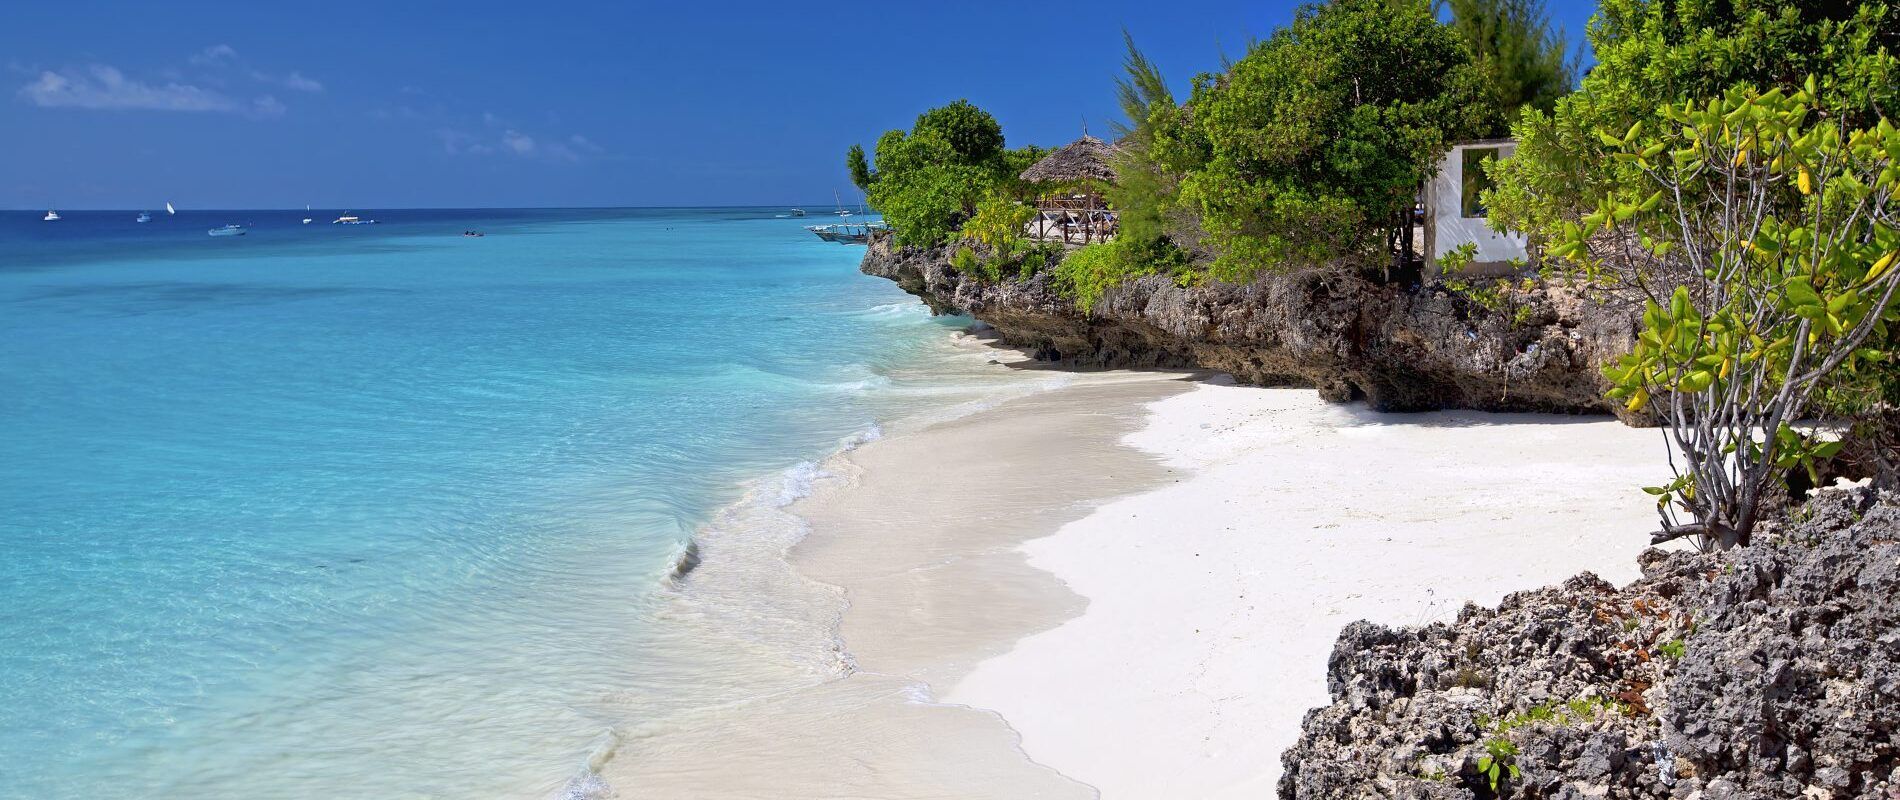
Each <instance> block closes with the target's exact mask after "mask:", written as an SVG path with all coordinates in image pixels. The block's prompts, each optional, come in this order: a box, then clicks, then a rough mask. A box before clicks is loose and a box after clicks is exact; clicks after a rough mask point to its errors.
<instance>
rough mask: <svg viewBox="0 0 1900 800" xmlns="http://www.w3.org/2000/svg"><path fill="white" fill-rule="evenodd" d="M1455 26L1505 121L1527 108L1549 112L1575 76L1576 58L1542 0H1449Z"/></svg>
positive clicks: (1446, 0) (1500, 128)
mask: <svg viewBox="0 0 1900 800" xmlns="http://www.w3.org/2000/svg"><path fill="white" fill-rule="evenodd" d="M1445 7H1446V8H1447V9H1449V10H1450V12H1451V27H1452V29H1453V30H1455V31H1457V32H1458V35H1459V36H1460V37H1462V38H1463V39H1464V40H1465V46H1466V47H1467V48H1470V50H1471V55H1472V58H1473V59H1475V60H1476V62H1477V68H1478V72H1479V73H1480V75H1482V77H1483V81H1484V84H1485V87H1486V88H1487V89H1488V90H1490V93H1491V96H1492V101H1493V102H1495V103H1496V104H1497V107H1498V110H1499V114H1498V119H1499V121H1500V122H1502V123H1503V125H1500V127H1499V128H1498V129H1497V130H1493V131H1488V132H1486V133H1487V135H1498V134H1503V133H1504V132H1505V130H1504V128H1505V127H1506V126H1508V125H1509V123H1511V122H1513V121H1516V119H1517V118H1518V116H1519V114H1520V113H1522V111H1523V109H1525V108H1527V107H1528V108H1535V109H1537V110H1539V111H1544V112H1549V111H1550V110H1551V109H1552V108H1554V107H1555V106H1556V105H1557V98H1559V97H1562V96H1564V95H1565V94H1567V93H1569V92H1570V89H1571V88H1572V86H1574V85H1575V84H1576V82H1577V61H1576V58H1575V57H1573V56H1571V55H1569V45H1568V44H1567V43H1565V41H1564V34H1563V31H1561V30H1552V29H1551V27H1550V15H1549V13H1548V12H1546V11H1545V9H1544V3H1543V0H1445Z"/></svg>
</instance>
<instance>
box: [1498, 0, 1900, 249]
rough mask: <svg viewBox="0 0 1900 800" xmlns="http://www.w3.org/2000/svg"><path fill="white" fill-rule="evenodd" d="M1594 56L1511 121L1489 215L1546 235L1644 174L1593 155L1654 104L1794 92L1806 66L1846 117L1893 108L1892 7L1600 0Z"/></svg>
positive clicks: (1897, 86) (1897, 79)
mask: <svg viewBox="0 0 1900 800" xmlns="http://www.w3.org/2000/svg"><path fill="white" fill-rule="evenodd" d="M1589 39H1590V45H1591V47H1592V49H1593V50H1594V52H1595V55H1596V60H1597V63H1596V66H1595V67H1593V68H1592V69H1591V71H1590V73H1589V74H1588V75H1586V76H1584V78H1583V80H1582V82H1581V84H1580V85H1579V88H1578V91H1576V92H1574V93H1572V94H1569V95H1567V96H1565V97H1563V98H1562V99H1560V100H1558V101H1557V104H1556V106H1555V108H1554V110H1553V111H1551V112H1550V113H1548V114H1546V113H1543V112H1541V111H1538V110H1535V108H1534V107H1533V109H1532V110H1530V111H1528V112H1526V113H1525V114H1524V115H1523V116H1522V118H1520V119H1519V120H1518V121H1517V122H1516V124H1515V125H1514V126H1513V128H1512V133H1513V135H1514V136H1515V137H1516V138H1517V139H1518V147H1517V152H1516V154H1515V156H1514V157H1513V158H1511V159H1508V160H1506V161H1501V162H1497V163H1496V164H1494V165H1493V166H1492V168H1491V172H1492V175H1493V177H1494V179H1495V183H1496V187H1497V188H1496V189H1494V190H1493V191H1492V192H1490V193H1488V194H1487V195H1486V196H1485V206H1486V207H1487V208H1489V209H1490V210H1491V218H1492V221H1493V223H1494V224H1496V225H1498V226H1500V227H1509V228H1511V229H1514V230H1519V231H1525V232H1527V233H1530V234H1532V236H1533V238H1535V239H1540V240H1541V239H1547V238H1548V237H1550V236H1552V235H1554V234H1555V232H1556V231H1555V226H1557V225H1560V224H1561V223H1563V222H1565V221H1574V220H1575V219H1576V218H1577V216H1578V215H1580V214H1582V213H1583V212H1584V211H1587V210H1588V207H1589V206H1590V204H1592V203H1593V202H1594V201H1595V199H1596V198H1598V197H1601V196H1602V195H1603V194H1605V193H1607V192H1609V191H1612V190H1614V189H1615V188H1617V187H1618V186H1638V185H1642V184H1643V182H1644V180H1645V179H1644V176H1642V175H1640V174H1638V173H1637V172H1635V171H1633V170H1631V169H1630V168H1629V167H1628V166H1627V165H1624V164H1615V163H1611V164H1605V163H1603V162H1600V161H1596V160H1594V157H1593V156H1594V150H1593V147H1594V143H1595V142H1596V135H1595V131H1596V130H1597V129H1598V128H1602V129H1604V130H1610V131H1622V130H1624V129H1627V128H1628V127H1629V126H1630V125H1631V124H1632V123H1635V122H1637V121H1639V120H1640V121H1644V122H1645V124H1646V125H1648V126H1650V127H1651V128H1652V129H1654V128H1655V127H1656V126H1657V125H1658V124H1659V123H1660V122H1661V118H1660V117H1658V116H1656V110H1657V106H1658V105H1659V104H1662V103H1670V102H1675V103H1680V102H1682V101H1684V100H1687V99H1690V98H1707V97H1719V96H1721V95H1722V94H1723V93H1724V92H1726V91H1727V90H1728V89H1729V88H1730V87H1733V86H1737V85H1740V84H1744V83H1746V84H1750V85H1753V86H1756V87H1758V88H1762V89H1767V88H1769V87H1773V86H1780V87H1783V88H1784V89H1786V90H1789V91H1792V90H1794V89H1796V88H1799V87H1798V86H1797V84H1798V83H1799V82H1800V81H1801V80H1803V79H1804V78H1805V77H1806V76H1808V75H1813V76H1815V78H1816V94H1817V99H1818V100H1819V101H1820V102H1821V103H1822V104H1824V105H1825V106H1826V107H1827V108H1829V109H1831V110H1832V111H1833V113H1839V114H1845V115H1846V116H1847V121H1848V122H1849V123H1850V124H1855V125H1868V124H1871V123H1872V122H1873V121H1874V120H1875V119H1878V118H1879V117H1881V116H1885V117H1888V118H1890V119H1891V118H1895V117H1896V116H1900V60H1896V57H1895V53H1896V52H1900V10H1896V9H1894V8H1893V7H1892V4H1890V3H1876V2H1860V3H1853V2H1840V0H1747V1H1746V2H1744V1H1743V0H1732V1H1729V2H1676V1H1675V0H1602V2H1601V4H1600V6H1599V10H1598V14H1597V16H1596V17H1595V19H1594V20H1593V21H1592V23H1591V25H1590V30H1589Z"/></svg>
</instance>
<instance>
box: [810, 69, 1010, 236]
mask: <svg viewBox="0 0 1900 800" xmlns="http://www.w3.org/2000/svg"><path fill="white" fill-rule="evenodd" d="M1035 152H1038V151H1035V150H1033V149H1031V150H1027V151H1014V152H1012V151H1008V150H1004V149H1003V129H1002V126H1001V125H998V124H997V122H996V118H995V117H992V116H990V115H989V114H988V113H987V112H985V111H983V110H982V109H979V108H977V107H976V106H973V105H971V104H970V103H969V102H967V101H964V100H958V101H957V102H955V103H951V104H950V105H947V106H944V107H942V108H935V109H931V110H929V111H926V112H924V113H923V114H921V115H919V116H918V117H917V123H916V124H915V125H914V126H912V128H911V130H910V131H909V132H905V131H899V130H894V131H888V132H886V133H885V134H884V135H883V136H882V137H879V138H878V141H877V148H876V156H875V160H876V169H875V170H872V169H869V168H868V167H865V169H864V174H862V175H860V174H859V172H860V167H861V166H862V165H861V163H860V162H861V159H862V155H861V153H847V154H846V161H847V165H848V166H849V167H850V169H851V171H852V180H853V182H857V181H859V180H862V181H863V185H866V186H868V187H869V188H868V192H869V197H868V199H869V200H870V203H871V205H872V206H874V207H876V208H877V209H878V211H880V212H882V213H883V214H884V219H885V221H886V222H889V223H890V225H891V229H892V231H893V233H894V234H895V236H896V238H897V242H898V244H903V245H914V246H920V247H929V246H934V245H938V244H942V243H944V242H945V241H947V240H949V238H950V236H951V235H952V234H954V233H956V231H957V230H958V228H959V227H961V226H962V224H963V222H964V221H965V220H967V219H969V218H970V216H971V215H973V214H975V213H976V208H977V204H978V203H980V202H981V201H982V200H983V198H984V197H985V196H987V195H989V194H990V193H991V191H992V190H995V189H998V188H999V187H1000V188H1003V189H1006V190H1016V189H1018V188H1020V184H1021V181H1020V180H1018V179H1017V178H1016V174H1017V173H1019V172H1021V171H1022V167H1021V166H1018V165H1019V164H1020V163H1021V161H1022V159H1023V158H1024V157H1025V155H1026V154H1033V153H1035Z"/></svg>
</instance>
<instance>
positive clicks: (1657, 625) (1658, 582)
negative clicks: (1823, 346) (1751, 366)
mask: <svg viewBox="0 0 1900 800" xmlns="http://www.w3.org/2000/svg"><path fill="white" fill-rule="evenodd" d="M1642 567H1643V573H1644V575H1643V577H1642V578H1641V579H1639V580H1637V581H1635V582H1633V583H1632V584H1630V585H1629V586H1627V587H1625V588H1623V589H1621V590H1619V589H1616V588H1614V587H1612V586H1610V585H1609V584H1606V583H1604V582H1603V581H1601V580H1599V579H1597V578H1596V577H1595V576H1593V575H1590V574H1587V573H1586V574H1583V575H1579V576H1577V577H1575V578H1572V579H1571V580H1569V581H1566V582H1565V583H1564V584H1562V585H1561V586H1554V587H1548V588H1544V589H1538V590H1534V591H1528V592H1520V593H1517V594H1513V595H1511V596H1509V597H1507V598H1505V600H1504V602H1503V603H1502V604H1501V605H1499V606H1498V607H1497V608H1496V609H1484V608H1478V607H1475V606H1466V608H1465V609H1464V610H1463V611H1462V612H1461V613H1460V614H1459V616H1458V619H1457V620H1456V621H1455V622H1452V623H1449V624H1446V623H1438V624H1432V625H1427V626H1424V627H1419V628H1403V629H1394V628H1387V627H1382V626H1379V625H1374V624H1371V623H1367V622H1359V623H1354V624H1353V625H1350V626H1348V627H1347V628H1346V629H1345V631H1344V632H1343V633H1342V634H1341V635H1340V637H1339V641H1338V643H1337V645H1336V647H1335V649H1334V651H1333V655H1332V658H1331V660H1330V663H1329V666H1328V671H1327V684H1328V688H1329V691H1330V693H1331V696H1332V703H1331V705H1328V706H1325V707H1322V708H1318V709H1314V710H1313V711H1311V712H1309V713H1308V714H1307V716H1306V719H1305V721H1304V724H1303V729H1302V734H1301V736H1300V739H1299V741H1298V743H1297V744H1295V745H1294V746H1293V747H1292V748H1290V749H1289V750H1287V751H1286V753H1285V755H1284V756H1283V759H1282V761H1283V763H1284V765H1285V769H1286V771H1285V772H1284V774H1283V776H1282V778H1281V782H1280V786H1279V793H1280V796H1281V797H1284V798H1364V797H1384V798H1432V799H1433V800H1440V799H1448V798H1492V797H1513V798H1602V797H1608V798H1678V799H1687V798H1707V800H1719V799H1720V798H1757V797H1789V798H1792V797H1814V798H1894V797H1900V606H1897V605H1896V604H1895V603H1894V598H1895V597H1900V502H1896V499H1895V498H1894V496H1893V495H1891V494H1885V495H1883V494H1879V493H1876V492H1875V491H1873V490H1871V489H1864V488H1863V489H1855V490H1830V491H1827V492H1823V493H1821V494H1820V495H1819V496H1818V497H1817V498H1816V499H1814V500H1812V501H1811V502H1810V503H1808V505H1806V506H1805V507H1804V508H1803V509H1802V510H1801V511H1800V512H1799V513H1797V515H1796V519H1795V520H1794V521H1789V522H1784V523H1780V524H1777V525H1775V526H1774V529H1773V530H1771V531H1769V532H1768V533H1767V535H1765V536H1762V537H1760V538H1759V539H1758V540H1757V544H1755V545H1753V546H1750V547H1746V548H1738V549H1735V550H1732V551H1729V552H1726V553H1721V554H1701V553H1693V552H1663V551H1659V550H1650V551H1648V552H1646V553H1645V554H1644V556H1643V558H1642ZM1487 756H1490V757H1491V758H1492V759H1493V761H1492V762H1485V761H1484V760H1483V759H1485V758H1486V757H1487ZM1493 764H1495V765H1497V766H1496V769H1495V770H1494V773H1495V774H1496V776H1497V778H1498V780H1497V785H1496V787H1495V788H1494V787H1493V785H1492V775H1491V774H1487V771H1486V769H1485V767H1487V766H1491V765H1493Z"/></svg>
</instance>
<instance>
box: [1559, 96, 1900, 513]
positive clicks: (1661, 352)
mask: <svg viewBox="0 0 1900 800" xmlns="http://www.w3.org/2000/svg"><path fill="white" fill-rule="evenodd" d="M1817 94H1819V92H1818V91H1817V86H1816V81H1815V79H1813V78H1809V79H1808V81H1807V83H1806V86H1805V87H1804V88H1802V89H1797V90H1795V91H1794V92H1793V93H1792V94H1789V93H1786V92H1784V91H1783V90H1782V89H1780V88H1775V89H1770V90H1768V91H1766V92H1761V91H1756V90H1753V89H1732V90H1730V91H1728V92H1727V93H1725V94H1724V95H1723V96H1721V97H1719V98H1717V99H1712V100H1709V101H1708V102H1707V103H1699V102H1696V101H1685V102H1683V103H1682V104H1680V105H1673V104H1672V105H1665V106H1664V107H1662V108H1661V109H1660V111H1659V112H1658V113H1657V117H1658V118H1660V120H1661V122H1660V123H1659V124H1657V125H1655V126H1646V125H1645V124H1644V123H1642V122H1638V123H1635V124H1633V125H1631V126H1630V127H1629V129H1628V130H1627V131H1619V132H1618V133H1610V132H1608V131H1605V130H1602V129H1599V130H1597V131H1595V132H1594V133H1595V137H1596V139H1597V144H1596V145H1594V146H1593V147H1592V148H1591V149H1590V151H1589V152H1588V153H1586V154H1585V155H1587V156H1589V157H1593V158H1597V159H1601V160H1604V161H1610V162H1615V163H1617V164H1620V165H1623V166H1624V167H1626V168H1627V169H1628V170H1629V171H1630V172H1631V173H1632V174H1633V175H1636V176H1639V178H1640V181H1639V182H1633V183H1632V185H1629V186H1620V187H1617V188H1615V189H1612V190H1611V191H1609V192H1606V193H1605V194H1604V195H1603V196H1602V197H1600V198H1599V200H1598V202H1597V204H1596V206H1595V209H1594V210H1593V211H1591V212H1590V213H1588V214H1585V215H1584V216H1583V217H1582V218H1581V219H1580V220H1579V221H1577V222H1574V223H1564V224H1563V226H1562V230H1561V234H1560V235H1559V236H1558V238H1557V239H1556V241H1555V243H1554V244H1553V246H1552V247H1551V249H1550V252H1549V255H1550V256H1551V257H1552V258H1554V259H1556V260H1557V263H1558V264H1559V265H1571V266H1573V267H1574V268H1575V270H1576V272H1577V274H1578V275H1579V276H1580V277H1582V278H1584V279H1586V280H1589V281H1591V282H1592V283H1596V284H1598V285H1614V286H1622V287H1633V288H1634V289H1635V290H1637V291H1640V292H1642V293H1643V294H1645V295H1647V296H1648V297H1649V302H1648V304H1647V308H1646V310H1645V312H1644V314H1643V326H1642V330H1641V333H1640V336H1639V338H1638V340H1637V343H1636V346H1635V349H1634V350H1633V351H1632V352H1631V353H1629V354H1628V355H1626V356H1624V357H1623V358H1622V359H1621V360H1620V361H1618V362H1617V363H1616V364H1614V365H1611V366H1609V367H1608V368H1606V369H1605V374H1606V375H1607V377H1609V378H1610V380H1611V382H1612V384H1613V386H1614V388H1613V389H1612V390H1611V392H1610V394H1611V396H1613V397H1617V398H1619V399H1622V400H1624V401H1625V402H1626V404H1627V406H1628V408H1629V410H1631V411H1640V410H1643V409H1644V408H1646V407H1649V406H1651V405H1652V404H1653V405H1655V406H1658V407H1659V408H1658V412H1659V413H1660V415H1661V416H1662V418H1663V421H1664V422H1665V423H1666V424H1665V426H1664V431H1665V435H1666V436H1667V437H1668V438H1669V440H1670V443H1671V445H1672V455H1671V459H1670V464H1671V466H1672V468H1674V470H1675V472H1676V479H1675V480H1674V481H1673V482H1672V483H1669V484H1667V485H1664V486H1657V487H1652V488H1650V489H1648V490H1647V491H1649V492H1650V493H1651V494H1654V495H1656V496H1657V503H1658V505H1657V507H1658V509H1659V511H1660V512H1661V514H1662V516H1663V530H1662V531H1661V532H1659V533H1658V534H1657V535H1656V536H1655V539H1656V541H1665V540H1668V539H1674V538H1680V537H1685V536H1687V537H1695V538H1696V540H1697V541H1698V543H1699V544H1701V545H1703V546H1705V547H1729V546H1734V545H1745V544H1748V542H1749V538H1750V535H1751V533H1752V532H1753V530H1754V528H1755V524H1756V521H1757V519H1758V518H1759V513H1760V506H1761V502H1762V498H1763V494H1764V491H1765V489H1766V488H1767V487H1768V486H1769V485H1770V483H1771V482H1772V481H1775V480H1778V479H1779V478H1780V474H1781V472H1782V471H1785V470H1787V469H1790V468H1794V467H1799V466H1803V465H1811V464H1812V462H1813V461H1814V460H1815V459H1818V458H1825V457H1830V456H1832V455H1833V454H1834V453H1836V452H1838V451H1839V450H1840V448H1841V443H1840V442H1839V441H1831V442H1830V441H1822V440H1819V439H1816V438H1813V437H1811V436H1809V435H1807V434H1805V433H1803V432H1801V431H1799V430H1797V429H1796V428H1795V423H1797V422H1799V421H1800V420H1802V419H1803V418H1804V416H1805V415H1806V414H1807V413H1808V412H1809V411H1810V409H1811V408H1812V402H1813V401H1814V400H1815V399H1816V398H1817V392H1820V391H1822V390H1823V389H1824V387H1826V386H1827V385H1828V383H1829V381H1830V380H1832V379H1834V378H1836V377H1837V376H1840V375H1846V376H1849V377H1852V376H1855V375H1857V374H1860V373H1868V372H1875V371H1879V370H1883V369H1886V370H1890V369H1892V366H1891V354H1889V353H1884V352H1881V351H1879V350H1877V349H1874V348H1870V347H1868V344H1869V343H1870V342H1872V343H1876V344H1878V343H1881V342H1885V341H1890V339H1889V338H1888V337H1889V335H1890V333H1891V332H1892V330H1893V328H1894V327H1895V326H1900V302H1896V298H1895V294H1896V290H1897V289H1900V264H1896V263H1895V261H1896V260H1897V259H1900V214H1896V210H1895V208H1894V206H1893V203H1892V201H1893V198H1894V194H1895V191H1896V189H1900V130H1896V129H1895V127H1894V126H1893V125H1892V124H1891V123H1889V122H1888V121H1887V120H1886V119H1879V120H1877V121H1876V122H1874V123H1873V124H1872V125H1868V126H1865V127H1860V126H1855V125H1853V124H1850V123H1848V122H1847V121H1845V117H1846V115H1842V114H1838V113H1830V110H1829V107H1828V106H1827V105H1826V104H1825V103H1823V102H1822V101H1820V100H1819V99H1818V98H1817V96H1816V95H1817ZM1810 469H1811V466H1810ZM1685 517H1686V518H1685Z"/></svg>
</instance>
